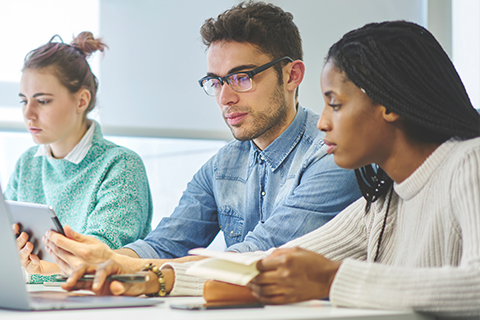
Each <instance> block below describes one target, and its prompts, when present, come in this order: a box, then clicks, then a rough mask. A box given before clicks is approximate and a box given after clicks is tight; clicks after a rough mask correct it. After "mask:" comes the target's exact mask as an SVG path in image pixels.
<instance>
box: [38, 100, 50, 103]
mask: <svg viewBox="0 0 480 320" xmlns="http://www.w3.org/2000/svg"><path fill="white" fill-rule="evenodd" d="M37 101H38V103H39V104H47V103H49V102H50V100H37Z"/></svg>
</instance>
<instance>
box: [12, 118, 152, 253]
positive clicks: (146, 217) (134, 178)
mask: <svg viewBox="0 0 480 320" xmlns="http://www.w3.org/2000/svg"><path fill="white" fill-rule="evenodd" d="M37 149H38V146H35V147H32V148H30V149H28V150H27V151H26V152H25V153H24V154H23V155H22V156H21V157H20V159H19V160H18V162H17V164H16V167H15V171H14V173H13V174H12V176H11V178H10V181H9V183H8V186H7V188H6V190H5V198H6V199H8V200H15V201H23V202H33V203H42V204H48V205H51V206H52V207H53V208H54V210H55V212H56V214H57V216H58V218H59V219H60V222H61V223H62V225H69V226H70V227H72V229H73V230H75V231H77V232H79V233H82V234H85V235H89V236H93V237H95V238H97V239H99V240H100V241H102V242H104V243H105V244H107V245H108V246H109V247H110V248H112V249H117V248H120V247H122V246H124V245H126V244H127V243H130V242H133V241H135V240H137V239H142V238H144V237H145V236H146V235H147V234H148V233H149V232H150V231H151V221H152V211H153V208H152V198H151V193H150V188H149V184H148V180H147V175H146V172H145V167H144V165H143V162H142V160H141V159H140V157H139V156H138V155H137V154H136V153H135V152H133V151H131V150H129V149H126V148H124V147H120V146H117V145H115V144H114V143H112V142H110V141H107V140H105V139H104V138H103V135H102V133H101V129H100V126H99V125H98V124H97V126H96V128H95V132H94V136H93V140H92V146H91V148H90V150H89V151H88V153H87V155H86V156H85V158H84V159H83V160H82V161H81V162H80V163H79V164H74V163H72V162H70V161H68V160H64V159H53V158H49V157H46V156H37V157H34V155H35V154H36V152H37Z"/></svg>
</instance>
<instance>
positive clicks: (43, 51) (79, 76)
mask: <svg viewBox="0 0 480 320" xmlns="http://www.w3.org/2000/svg"><path fill="white" fill-rule="evenodd" d="M55 38H59V40H60V42H54V40H55ZM105 48H108V46H107V45H106V44H105V43H103V42H102V40H101V39H95V38H94V37H93V34H92V33H91V32H88V31H84V32H82V33H80V34H79V35H78V36H77V37H75V38H74V39H73V40H72V42H71V43H70V44H66V43H63V40H62V38H61V37H60V36H59V35H54V36H53V37H52V38H51V39H50V41H48V42H47V43H46V44H44V45H42V46H40V47H38V48H37V49H35V50H32V51H30V52H29V53H28V54H27V56H26V57H25V61H24V64H23V69H22V71H23V70H25V69H43V68H52V69H53V71H54V73H55V75H56V77H57V78H58V80H59V81H60V83H61V84H62V85H63V86H65V87H66V88H67V89H68V90H69V92H70V93H71V94H74V93H76V92H78V90H80V89H82V88H85V89H87V90H89V91H90V95H91V99H90V103H89V105H88V107H87V113H88V112H90V111H92V109H93V108H94V107H95V102H96V94H97V88H98V80H97V78H96V77H95V75H94V74H93V73H92V70H91V69H90V66H89V64H88V63H87V60H86V59H87V58H88V57H90V56H91V54H92V53H94V52H95V51H101V52H103V51H104V50H105Z"/></svg>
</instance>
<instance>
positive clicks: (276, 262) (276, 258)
mask: <svg viewBox="0 0 480 320" xmlns="http://www.w3.org/2000/svg"><path fill="white" fill-rule="evenodd" d="M297 250H298V249H297V248H286V249H276V250H275V251H273V252H272V254H270V255H269V256H267V257H266V258H264V259H261V260H259V261H258V262H257V270H258V271H260V272H264V271H270V270H276V269H278V267H279V266H280V265H282V264H285V262H286V261H287V259H288V256H289V255H291V254H294V253H295V252H296V251H297Z"/></svg>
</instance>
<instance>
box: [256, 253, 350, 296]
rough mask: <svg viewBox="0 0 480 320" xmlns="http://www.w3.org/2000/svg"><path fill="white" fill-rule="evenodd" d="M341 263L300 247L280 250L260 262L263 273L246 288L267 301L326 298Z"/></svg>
mask: <svg viewBox="0 0 480 320" xmlns="http://www.w3.org/2000/svg"><path fill="white" fill-rule="evenodd" d="M340 264H341V262H338V261H332V260H328V259H326V258H325V257H323V256H322V255H320V254H317V253H314V252H311V251H307V250H304V249H300V248H289V249H277V250H275V251H274V252H273V253H272V254H271V255H270V256H268V257H266V258H265V259H262V260H260V261H258V262H257V269H258V270H259V271H260V274H259V275H257V276H256V277H255V278H253V279H252V280H251V281H250V282H249V283H248V284H247V287H248V288H250V289H251V290H252V293H253V295H254V296H255V297H257V298H258V299H259V300H260V301H261V302H263V303H266V304H284V303H292V302H299V301H305V300H311V299H319V298H326V297H328V295H329V292H330V287H331V285H332V282H333V279H334V277H335V275H336V273H337V271H338V268H339V267H340Z"/></svg>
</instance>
